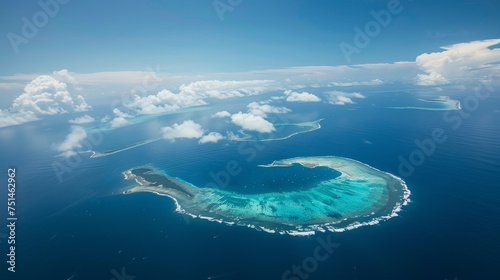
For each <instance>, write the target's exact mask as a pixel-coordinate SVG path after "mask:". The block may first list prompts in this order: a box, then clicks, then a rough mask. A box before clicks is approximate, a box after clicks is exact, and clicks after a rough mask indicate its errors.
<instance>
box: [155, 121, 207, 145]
mask: <svg viewBox="0 0 500 280" xmlns="http://www.w3.org/2000/svg"><path fill="white" fill-rule="evenodd" d="M161 132H162V134H163V138H165V139H167V140H170V141H172V142H174V141H175V139H177V138H201V137H202V136H203V134H204V132H205V131H204V130H203V128H202V127H201V125H200V124H198V123H195V122H194V121H192V120H187V121H184V122H183V123H181V124H177V123H175V124H174V125H172V126H166V127H163V128H162V129H161Z"/></svg>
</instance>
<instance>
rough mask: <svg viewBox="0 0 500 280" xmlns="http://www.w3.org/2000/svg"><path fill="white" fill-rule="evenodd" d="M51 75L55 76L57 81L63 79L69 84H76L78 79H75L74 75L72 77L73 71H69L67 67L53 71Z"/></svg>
mask: <svg viewBox="0 0 500 280" xmlns="http://www.w3.org/2000/svg"><path fill="white" fill-rule="evenodd" d="M53 75H54V76H56V78H57V79H58V80H59V81H63V82H66V83H71V84H78V81H77V80H76V79H75V77H73V75H74V73H71V72H69V71H68V70H67V69H62V70H59V71H54V72H53Z"/></svg>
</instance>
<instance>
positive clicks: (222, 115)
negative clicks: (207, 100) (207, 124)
mask: <svg viewBox="0 0 500 280" xmlns="http://www.w3.org/2000/svg"><path fill="white" fill-rule="evenodd" d="M230 116H231V113H229V112H228V111H220V112H217V113H215V114H213V117H214V118H228V117H230Z"/></svg>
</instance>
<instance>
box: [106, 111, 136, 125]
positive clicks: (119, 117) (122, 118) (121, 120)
mask: <svg viewBox="0 0 500 280" xmlns="http://www.w3.org/2000/svg"><path fill="white" fill-rule="evenodd" d="M113 114H115V117H114V118H113V119H112V120H111V122H110V124H111V127H119V126H124V125H127V124H128V123H129V121H128V120H127V119H128V118H131V117H132V116H131V115H129V114H127V113H124V112H122V111H120V109H118V108H114V109H113Z"/></svg>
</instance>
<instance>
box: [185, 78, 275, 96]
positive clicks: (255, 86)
mask: <svg viewBox="0 0 500 280" xmlns="http://www.w3.org/2000/svg"><path fill="white" fill-rule="evenodd" d="M273 82H274V81H271V80H246V81H219V80H206V81H197V82H193V83H190V84H188V85H181V86H180V87H179V90H180V92H181V93H185V94H191V95H196V96H199V97H201V98H217V99H227V98H231V97H242V96H249V95H257V94H261V93H262V92H264V91H269V90H270V87H271V85H272V83H273Z"/></svg>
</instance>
